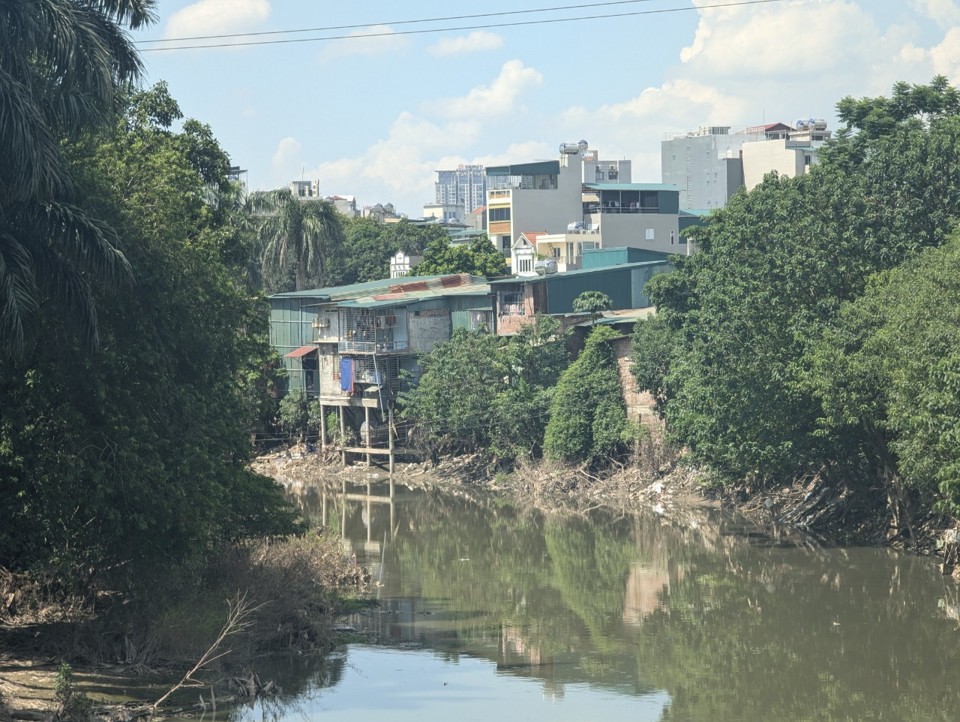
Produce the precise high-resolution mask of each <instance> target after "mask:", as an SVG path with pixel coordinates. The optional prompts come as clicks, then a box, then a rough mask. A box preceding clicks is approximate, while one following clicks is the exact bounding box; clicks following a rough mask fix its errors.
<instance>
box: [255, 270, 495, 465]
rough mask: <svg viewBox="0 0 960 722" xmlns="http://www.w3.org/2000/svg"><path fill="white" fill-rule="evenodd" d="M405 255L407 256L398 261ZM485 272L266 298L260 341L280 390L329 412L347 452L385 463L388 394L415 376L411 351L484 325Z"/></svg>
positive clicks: (391, 430) (390, 432)
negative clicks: (275, 361)
mask: <svg viewBox="0 0 960 722" xmlns="http://www.w3.org/2000/svg"><path fill="white" fill-rule="evenodd" d="M408 261H409V259H408ZM494 323H495V321H494V315H493V307H492V299H491V296H490V287H489V285H488V284H487V281H486V279H483V278H476V277H472V276H468V275H465V274H458V275H445V276H425V277H406V278H399V279H383V280H379V281H368V282H366V283H357V284H353V285H350V286H338V287H334V288H320V289H309V290H303V291H293V292H290V293H278V294H275V295H273V296H271V297H270V344H271V345H272V346H273V347H274V348H275V349H276V350H277V351H278V352H279V353H280V354H281V356H282V357H283V360H284V367H285V369H286V371H287V379H288V390H289V391H295V392H296V391H299V392H302V393H304V394H306V395H307V397H309V398H310V399H316V400H317V401H319V403H320V406H321V414H320V419H321V443H322V444H323V445H326V444H327V428H326V412H327V411H331V410H332V411H336V412H337V416H338V424H339V427H340V434H339V437H340V440H339V442H338V444H337V446H338V447H339V450H340V452H341V454H342V459H343V461H344V463H346V461H347V455H348V454H362V455H366V458H367V461H368V462H369V461H370V459H371V456H372V455H378V454H379V455H387V456H388V457H389V460H390V467H391V469H392V468H393V461H394V456H395V454H396V453H401V451H402V450H398V449H397V448H396V446H395V441H396V440H397V439H396V429H395V427H394V424H393V423H392V421H393V409H394V404H395V402H396V398H397V394H398V393H399V392H400V391H401V390H402V389H403V388H406V387H407V385H408V384H410V383H415V382H416V379H417V378H418V377H419V374H420V366H419V358H420V355H421V354H424V353H428V352H430V351H431V350H432V349H433V348H434V347H435V346H436V345H437V344H439V343H442V342H444V341H447V340H449V339H450V337H451V335H452V333H453V331H454V330H455V329H458V328H464V329H469V330H476V329H481V328H486V329H490V330H492V329H493V328H494Z"/></svg>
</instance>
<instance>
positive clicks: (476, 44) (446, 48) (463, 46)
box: [428, 30, 503, 55]
mask: <svg viewBox="0 0 960 722" xmlns="http://www.w3.org/2000/svg"><path fill="white" fill-rule="evenodd" d="M502 46H503V38H502V37H501V36H499V35H497V34H496V33H488V32H486V31H485V30H475V31H473V32H472V33H470V34H469V35H460V36H457V37H455V38H441V39H440V40H439V41H438V42H437V43H436V44H435V45H431V46H430V47H429V48H428V50H429V52H430V53H432V54H433V55H459V54H462V53H478V52H482V51H485V50H496V49H497V48H500V47H502Z"/></svg>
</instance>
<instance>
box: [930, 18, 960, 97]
mask: <svg viewBox="0 0 960 722" xmlns="http://www.w3.org/2000/svg"><path fill="white" fill-rule="evenodd" d="M930 58H931V60H932V61H933V68H934V70H935V71H936V73H937V74H938V75H946V76H947V78H949V79H950V81H951V82H953V83H954V84H956V83H960V27H955V28H950V30H948V31H947V34H946V36H945V37H944V38H943V42H942V43H940V44H939V45H937V46H936V47H934V48H932V49H931V50H930Z"/></svg>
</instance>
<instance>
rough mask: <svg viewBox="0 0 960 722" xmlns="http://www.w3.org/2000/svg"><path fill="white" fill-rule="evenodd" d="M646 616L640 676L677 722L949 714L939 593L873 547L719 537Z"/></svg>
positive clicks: (927, 578)
mask: <svg viewBox="0 0 960 722" xmlns="http://www.w3.org/2000/svg"><path fill="white" fill-rule="evenodd" d="M725 546H726V551H727V553H726V554H725V555H724V556H723V557H716V556H713V555H703V556H701V557H700V558H695V559H692V560H691V571H690V572H689V573H688V574H686V575H685V576H684V578H683V579H681V580H678V581H677V583H676V584H674V585H672V586H671V588H670V590H669V592H668V594H667V595H666V598H665V602H666V604H665V606H664V607H663V608H662V609H660V610H658V611H657V612H655V613H654V614H653V615H651V616H650V617H648V618H647V620H646V621H645V623H644V626H643V628H642V631H641V635H640V641H639V652H640V655H639V659H638V663H639V665H640V670H641V672H642V674H643V675H644V676H645V677H646V678H648V679H650V680H651V681H652V682H654V683H655V684H657V685H658V686H662V687H663V688H665V689H667V690H668V691H669V692H670V694H671V696H672V698H673V705H672V713H673V714H674V715H675V716H676V718H678V719H684V720H725V719H737V720H744V721H746V722H749V721H751V720H758V721H759V720H764V721H766V720H771V719H783V720H794V719H797V720H799V719H811V720H813V719H816V720H821V719H822V720H848V719H850V720H854V719H856V720H859V719H897V720H940V719H954V716H953V715H955V711H956V710H957V709H960V687H958V683H960V674H958V672H957V665H958V663H960V650H958V648H957V646H956V644H955V640H948V639H945V638H944V633H945V632H946V630H947V627H946V626H945V624H944V623H943V621H942V620H938V619H936V616H935V611H936V605H937V595H938V594H939V593H942V591H943V586H942V582H941V580H938V579H937V578H936V577H935V576H934V575H932V574H931V571H932V570H931V568H930V566H929V565H928V564H926V563H925V562H923V561H922V560H919V559H910V558H905V559H899V560H897V559H888V558H886V557H885V555H883V553H882V552H879V551H876V550H864V549H852V550H849V551H847V552H844V551H841V550H822V549H815V548H808V549H806V550H805V551H799V550H797V549H792V550H787V549H762V550H761V549H757V548H756V547H753V546H751V545H749V544H746V543H745V542H744V540H743V539H742V538H734V537H731V538H730V539H729V540H728V541H727V542H725Z"/></svg>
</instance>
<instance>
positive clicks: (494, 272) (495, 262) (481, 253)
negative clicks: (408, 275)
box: [413, 236, 507, 278]
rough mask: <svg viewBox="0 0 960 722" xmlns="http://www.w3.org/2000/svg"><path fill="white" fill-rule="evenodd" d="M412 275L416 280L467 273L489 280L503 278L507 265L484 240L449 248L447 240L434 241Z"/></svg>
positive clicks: (496, 251)
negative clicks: (447, 274) (416, 277)
mask: <svg viewBox="0 0 960 722" xmlns="http://www.w3.org/2000/svg"><path fill="white" fill-rule="evenodd" d="M413 272H414V273H415V274H416V275H418V276H431V275H440V274H445V273H469V274H470V275H472V276H486V277H488V278H492V277H496V276H504V275H506V273H507V262H506V260H505V259H504V257H503V254H502V253H500V251H498V250H497V249H496V248H495V247H494V245H493V244H492V243H491V242H490V239H489V238H487V237H486V236H478V237H477V238H474V239H473V240H472V241H470V243H469V244H466V245H463V244H457V245H452V244H451V243H450V241H449V239H448V238H445V237H437V238H434V239H432V240H431V241H430V243H429V244H428V245H427V246H426V247H425V248H424V249H423V260H422V261H420V263H418V264H417V265H416V267H415V268H414V269H413Z"/></svg>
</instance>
